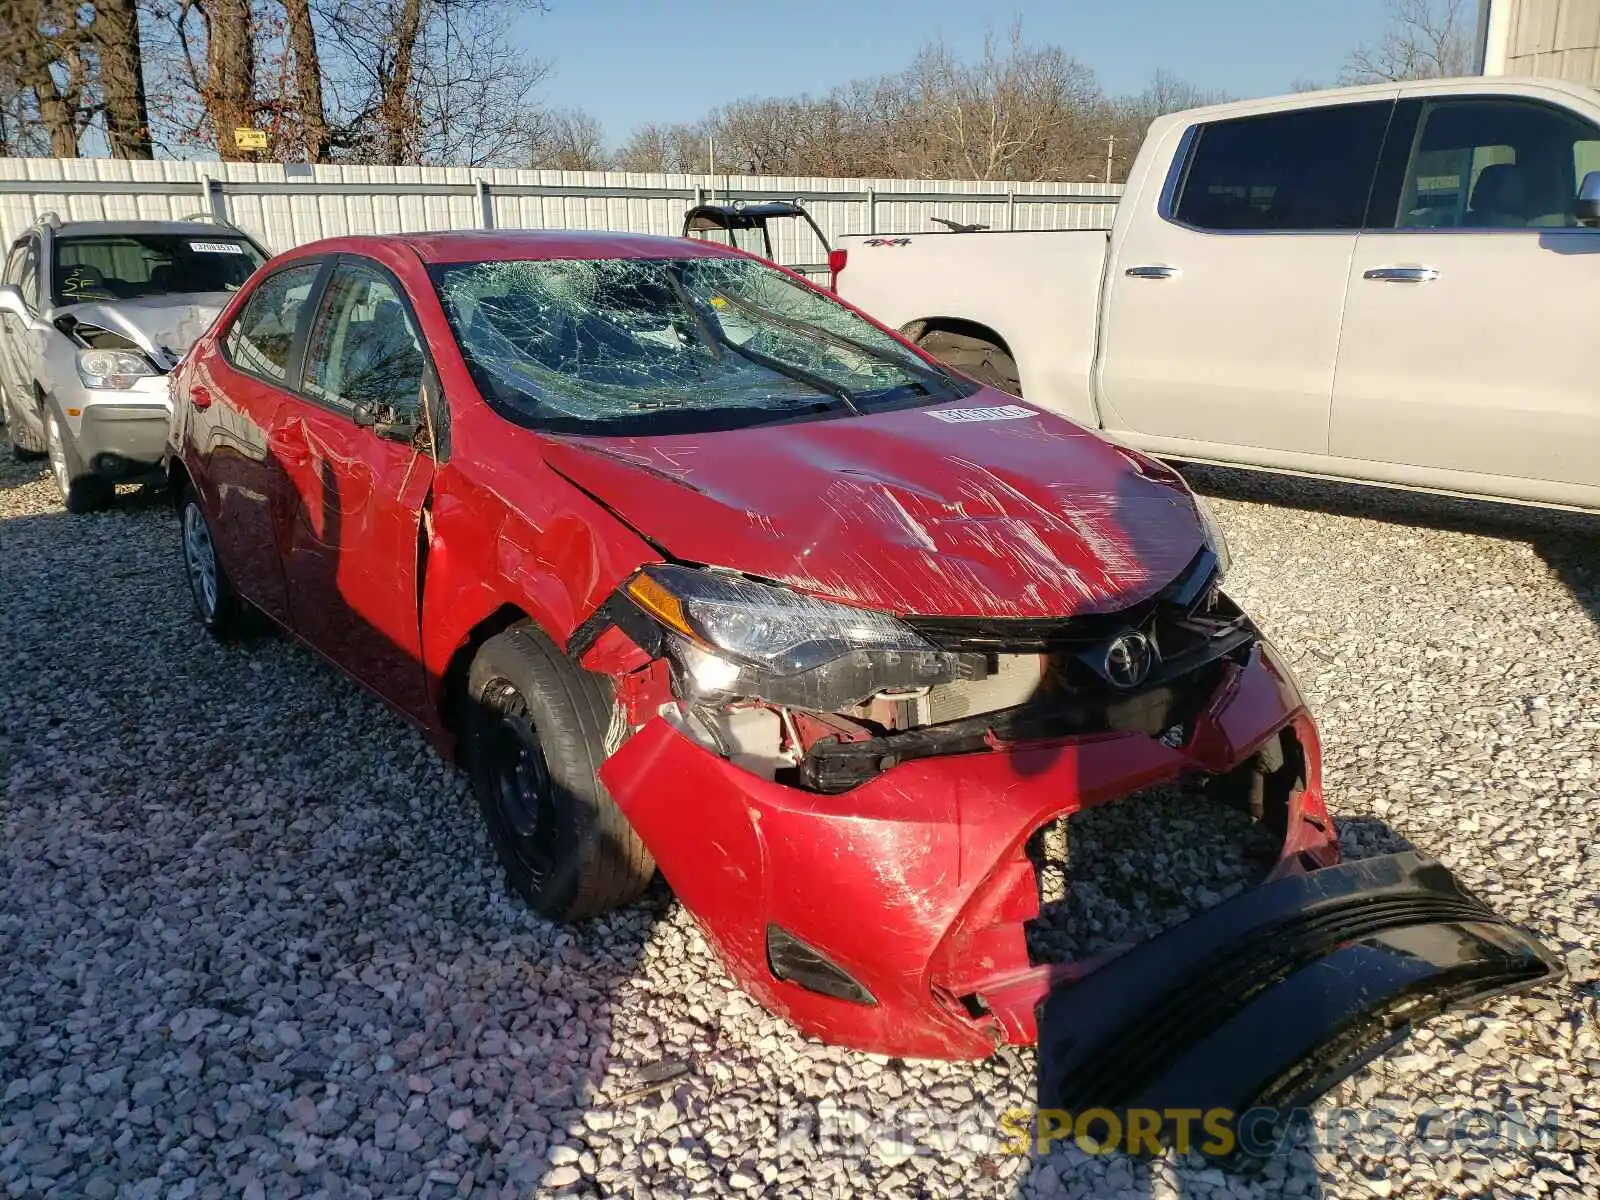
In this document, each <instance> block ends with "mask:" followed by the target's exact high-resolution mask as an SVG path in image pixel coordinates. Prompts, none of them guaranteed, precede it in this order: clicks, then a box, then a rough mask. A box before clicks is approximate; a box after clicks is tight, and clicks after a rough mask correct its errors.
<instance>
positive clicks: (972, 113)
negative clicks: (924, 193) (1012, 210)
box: [905, 27, 1103, 179]
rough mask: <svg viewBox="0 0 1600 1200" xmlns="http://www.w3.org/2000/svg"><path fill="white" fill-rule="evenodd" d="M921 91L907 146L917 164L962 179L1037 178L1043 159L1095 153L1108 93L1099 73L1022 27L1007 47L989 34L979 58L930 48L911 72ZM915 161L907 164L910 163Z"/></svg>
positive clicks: (1078, 158)
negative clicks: (1029, 37)
mask: <svg viewBox="0 0 1600 1200" xmlns="http://www.w3.org/2000/svg"><path fill="white" fill-rule="evenodd" d="M905 79H906V82H907V84H908V85H909V86H910V87H911V89H912V90H913V92H914V94H915V95H916V97H917V100H916V112H915V116H914V119H915V121H916V124H917V129H916V130H914V131H908V132H912V133H915V134H917V135H919V136H915V137H914V140H912V141H911V142H909V143H905V144H908V145H909V146H911V147H914V148H915V151H916V155H915V157H916V158H917V159H919V160H920V161H919V162H918V163H917V169H918V171H919V173H920V172H922V171H928V172H931V173H933V174H935V175H944V176H952V177H956V178H962V179H1002V178H1011V177H1022V178H1036V177H1038V176H1039V174H1040V172H1041V170H1043V169H1044V163H1046V162H1051V163H1059V164H1065V163H1071V164H1073V169H1074V170H1080V171H1081V170H1082V167H1080V166H1078V164H1079V163H1080V162H1084V161H1087V160H1088V159H1090V158H1091V157H1092V152H1093V151H1092V148H1093V146H1094V144H1095V143H1096V142H1097V141H1098V138H1097V137H1096V136H1095V135H1094V134H1093V133H1092V132H1091V130H1090V127H1091V126H1092V125H1093V124H1094V123H1095V118H1096V117H1097V116H1098V115H1100V111H1099V110H1100V109H1101V106H1102V105H1103V96H1102V94H1101V91H1100V87H1099V84H1098V83H1097V82H1096V81H1095V77H1094V72H1093V71H1091V70H1090V69H1089V68H1088V67H1086V66H1085V65H1084V64H1083V63H1081V62H1079V61H1077V60H1076V59H1074V58H1072V57H1070V56H1069V55H1068V54H1067V53H1066V52H1065V51H1064V50H1062V49H1061V48H1060V47H1057V46H1040V47H1036V46H1030V45H1028V44H1027V42H1025V41H1024V39H1023V37H1022V31H1021V29H1020V28H1019V27H1013V28H1012V30H1011V35H1010V41H1009V45H1008V46H1007V47H1006V48H1005V49H1004V50H1002V49H1001V48H1000V47H999V46H998V45H997V44H996V42H995V40H994V38H993V37H992V36H990V37H987V38H985V40H984V49H983V56H982V58H981V59H980V60H979V61H978V62H977V63H975V64H971V65H968V64H964V63H961V62H960V61H958V60H957V59H956V58H955V56H954V55H953V54H952V53H951V52H950V50H949V49H948V47H946V46H944V45H943V44H941V43H935V44H933V45H931V46H929V47H927V48H925V49H924V50H923V51H922V52H921V53H920V54H919V55H918V56H917V58H916V60H915V61H914V62H913V64H912V66H911V69H910V70H909V71H908V72H907V73H906V76H905ZM908 165H909V164H908Z"/></svg>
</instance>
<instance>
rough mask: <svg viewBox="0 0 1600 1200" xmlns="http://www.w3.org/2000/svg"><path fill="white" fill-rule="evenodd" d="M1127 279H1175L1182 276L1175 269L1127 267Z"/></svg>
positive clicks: (1180, 272)
mask: <svg viewBox="0 0 1600 1200" xmlns="http://www.w3.org/2000/svg"><path fill="white" fill-rule="evenodd" d="M1126 274H1127V276H1128V278H1129V279H1176V278H1177V277H1178V276H1179V275H1181V274H1183V272H1182V271H1180V270H1178V268H1177V267H1129V268H1128V270H1127V271H1126Z"/></svg>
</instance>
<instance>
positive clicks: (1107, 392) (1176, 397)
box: [1099, 100, 1394, 456]
mask: <svg viewBox="0 0 1600 1200" xmlns="http://www.w3.org/2000/svg"><path fill="white" fill-rule="evenodd" d="M1393 108H1394V104H1393V101H1392V100H1381V101H1375V102H1368V103H1361V104H1337V105H1324V106H1321V107H1314V108H1302V109H1294V110H1291V111H1287V112H1269V113H1262V114H1258V115H1251V116H1244V117H1235V118H1231V119H1228V120H1222V121H1215V122H1211V123H1209V124H1202V125H1198V126H1196V127H1194V128H1193V129H1191V130H1190V131H1189V133H1188V135H1187V137H1186V140H1185V142H1184V144H1183V146H1181V147H1179V148H1178V150H1177V154H1176V158H1175V162H1174V169H1173V171H1172V173H1171V178H1170V179H1169V181H1168V184H1167V186H1166V187H1165V188H1164V189H1163V192H1162V194H1161V195H1160V196H1159V197H1152V196H1149V195H1145V196H1141V197H1139V198H1137V199H1135V200H1133V201H1132V202H1133V203H1137V204H1140V205H1147V206H1148V209H1149V211H1143V210H1141V211H1140V212H1139V213H1138V215H1137V216H1136V217H1135V218H1134V219H1133V220H1132V221H1131V222H1130V223H1129V224H1128V226H1127V233H1126V234H1125V235H1124V236H1123V240H1122V242H1121V244H1120V245H1119V246H1115V247H1114V248H1113V250H1114V254H1113V271H1112V275H1111V276H1110V278H1109V280H1108V288H1107V296H1106V302H1105V303H1106V312H1105V320H1104V326H1103V329H1104V332H1103V335H1102V346H1101V356H1100V374H1099V391H1100V398H1101V404H1102V412H1103V419H1104V422H1105V425H1106V427H1107V428H1108V429H1111V430H1113V431H1126V432H1131V433H1136V434H1139V435H1143V436H1142V437H1140V438H1139V439H1138V440H1139V441H1140V444H1145V445H1155V446H1157V447H1158V448H1160V447H1161V446H1162V445H1163V443H1164V442H1167V441H1177V442H1183V443H1186V444H1187V445H1188V446H1189V448H1191V449H1194V448H1195V446H1194V444H1195V443H1201V444H1211V445H1217V446H1219V447H1264V448H1268V449H1271V450H1279V451H1290V452H1298V453H1306V454H1322V453H1325V452H1326V450H1327V445H1328V413H1329V407H1330V404H1331V400H1332V395H1333V373H1334V362H1335V358H1336V356H1337V354H1338V349H1339V323H1340V320H1341V317H1342V315H1343V312H1344V299H1345V289H1346V284H1347V281H1348V278H1349V272H1350V258H1351V255H1352V254H1353V253H1354V252H1355V245H1356V236H1357V231H1358V230H1359V229H1360V228H1361V224H1362V220H1363V217H1364V215H1365V212H1366V206H1367V199H1368V193H1369V191H1370V188H1371V184H1372V179H1373V175H1374V172H1375V170H1376V167H1377V163H1378V155H1379V151H1380V148H1381V146H1382V144H1383V136H1384V130H1385V128H1386V127H1387V125H1388V122H1389V116H1390V114H1391V112H1392V111H1393ZM1171 448H1173V449H1178V447H1177V446H1172V447H1171ZM1219 456H1226V455H1225V454H1221V452H1220V451H1219Z"/></svg>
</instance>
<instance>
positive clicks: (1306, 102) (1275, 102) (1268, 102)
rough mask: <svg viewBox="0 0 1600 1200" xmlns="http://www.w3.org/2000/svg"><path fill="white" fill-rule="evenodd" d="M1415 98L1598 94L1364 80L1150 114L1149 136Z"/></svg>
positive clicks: (1488, 81) (1513, 82) (1552, 86)
mask: <svg viewBox="0 0 1600 1200" xmlns="http://www.w3.org/2000/svg"><path fill="white" fill-rule="evenodd" d="M1418 96H1438V97H1450V96H1510V97H1513V98H1515V97H1528V96H1538V97H1542V98H1544V99H1546V100H1554V99H1556V98H1557V97H1561V98H1564V99H1569V100H1577V101H1579V102H1580V103H1585V104H1593V103H1595V101H1596V100H1597V99H1600V92H1597V91H1596V90H1595V89H1594V88H1593V87H1590V86H1588V85H1586V84H1578V83H1569V82H1567V81H1566V80H1562V79H1547V78H1543V77H1538V78H1535V77H1533V76H1525V75H1463V76H1454V77H1450V78H1445V79H1412V80H1405V81H1403V82H1396V83H1389V82H1383V83H1364V84H1358V85H1356V86H1354V87H1340V88H1328V89H1325V90H1323V91H1312V92H1295V93H1291V94H1288V95H1283V96H1262V97H1260V98H1257V99H1252V100H1229V101H1226V102H1224V103H1221V104H1210V105H1206V106H1205V107H1203V108H1191V109H1185V110H1183V111H1181V112H1175V113H1169V114H1168V115H1166V116H1164V117H1158V118H1156V121H1155V123H1154V124H1153V125H1152V126H1151V127H1150V128H1151V133H1152V135H1154V134H1156V133H1157V132H1158V131H1165V130H1166V129H1168V128H1170V127H1171V126H1173V125H1195V124H1203V123H1206V122H1210V121H1222V120H1227V119H1228V118H1230V117H1248V116H1259V115H1264V114H1266V113H1274V112H1288V111H1299V110H1302V109H1311V108H1319V107H1322V106H1323V105H1329V104H1351V103H1359V102H1360V101H1363V100H1404V99H1409V98H1411V97H1418Z"/></svg>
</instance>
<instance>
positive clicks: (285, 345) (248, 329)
mask: <svg viewBox="0 0 1600 1200" xmlns="http://www.w3.org/2000/svg"><path fill="white" fill-rule="evenodd" d="M321 270H322V264H321V263H307V264H305V265H304V266H299V267H289V268H288V269H286V270H283V271H278V272H277V273H275V274H273V275H269V276H267V278H266V279H264V280H262V281H261V286H260V287H258V288H256V290H255V291H254V292H253V293H251V296H250V299H248V300H246V301H245V305H244V309H243V311H242V312H240V313H239V315H238V317H236V318H235V319H234V322H233V325H232V326H231V327H230V328H229V330H228V334H227V337H226V338H225V339H224V342H223V345H224V347H225V348H226V349H227V352H228V358H229V360H230V361H232V363H233V365H234V366H236V367H238V368H239V369H240V370H243V371H249V372H250V373H251V374H252V375H259V376H261V378H263V379H266V380H268V381H270V382H272V383H282V382H284V381H285V380H286V379H287V378H288V376H289V352H290V351H291V350H292V349H293V348H294V333H295V328H296V326H298V325H299V323H300V320H301V318H302V316H303V315H304V309H305V307H306V301H307V300H308V299H310V297H311V288H312V286H313V285H314V284H315V283H316V282H317V272H319V271H321Z"/></svg>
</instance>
